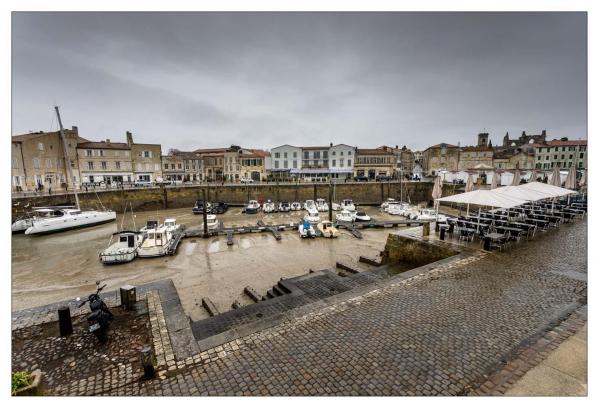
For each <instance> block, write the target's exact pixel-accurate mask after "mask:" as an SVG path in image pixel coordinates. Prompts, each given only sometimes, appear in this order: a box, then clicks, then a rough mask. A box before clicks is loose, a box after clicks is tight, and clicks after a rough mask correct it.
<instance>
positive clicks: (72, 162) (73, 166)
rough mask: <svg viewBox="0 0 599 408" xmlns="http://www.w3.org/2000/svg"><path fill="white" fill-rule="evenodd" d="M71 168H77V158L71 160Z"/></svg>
mask: <svg viewBox="0 0 599 408" xmlns="http://www.w3.org/2000/svg"><path fill="white" fill-rule="evenodd" d="M71 168H72V169H74V168H75V160H71Z"/></svg>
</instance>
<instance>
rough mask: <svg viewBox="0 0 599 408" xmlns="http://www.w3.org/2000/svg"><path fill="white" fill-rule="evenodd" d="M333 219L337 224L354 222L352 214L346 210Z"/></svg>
mask: <svg viewBox="0 0 599 408" xmlns="http://www.w3.org/2000/svg"><path fill="white" fill-rule="evenodd" d="M335 219H336V220H337V221H338V222H354V214H353V213H352V212H351V211H348V210H341V212H340V213H337V214H335Z"/></svg>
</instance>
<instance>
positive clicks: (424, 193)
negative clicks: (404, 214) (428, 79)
mask: <svg viewBox="0 0 599 408" xmlns="http://www.w3.org/2000/svg"><path fill="white" fill-rule="evenodd" d="M432 188H433V184H432V183H430V182H405V183H403V186H402V187H401V189H403V197H404V199H408V198H409V199H410V200H411V202H412V203H419V202H423V201H428V200H430V197H431V192H432ZM204 189H205V190H206V195H207V200H208V201H223V202H226V203H228V204H230V205H239V206H241V205H243V204H244V203H247V201H248V200H250V199H256V200H267V199H271V200H273V201H289V202H292V201H300V202H303V201H305V200H308V199H316V198H324V199H325V200H328V195H329V186H328V184H307V183H305V184H281V185H277V184H275V183H273V184H257V185H224V186H223V185H220V186H214V185H212V186H176V187H156V188H139V189H129V190H96V191H89V192H83V193H79V201H80V204H81V208H83V209H89V208H100V205H99V202H102V204H103V205H104V206H105V207H106V208H110V209H112V210H115V211H117V212H123V210H124V208H125V204H126V203H131V204H132V205H133V210H134V211H149V210H160V209H166V208H184V207H192V206H193V205H194V203H195V201H196V200H201V199H202V194H203V190H204ZM333 191H334V199H333V200H334V201H336V202H339V201H341V200H342V199H344V198H351V199H352V200H354V202H355V203H356V204H361V205H377V204H380V203H381V202H382V201H384V200H385V199H387V198H388V197H393V198H399V196H400V185H399V182H381V183H343V184H336V185H334V190H333ZM449 194H453V193H452V186H445V188H444V195H449ZM74 202H75V197H74V195H73V194H56V195H51V196H29V197H19V198H13V199H12V204H13V205H12V215H13V218H14V217H16V216H19V215H20V214H22V213H24V212H25V211H26V209H27V208H31V207H43V206H49V205H65V204H74Z"/></svg>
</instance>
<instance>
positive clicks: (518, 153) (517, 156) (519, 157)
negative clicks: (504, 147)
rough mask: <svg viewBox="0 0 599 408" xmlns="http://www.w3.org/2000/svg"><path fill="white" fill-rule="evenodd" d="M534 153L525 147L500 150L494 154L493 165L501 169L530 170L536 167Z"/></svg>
mask: <svg viewBox="0 0 599 408" xmlns="http://www.w3.org/2000/svg"><path fill="white" fill-rule="evenodd" d="M534 158H535V156H534V154H533V153H530V152H528V151H525V150H523V149H516V150H515V151H511V150H508V151H499V152H495V154H494V156H493V167H494V168H496V169H501V170H515V169H520V170H530V169H533V168H534Z"/></svg>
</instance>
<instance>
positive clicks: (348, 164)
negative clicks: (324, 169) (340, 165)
mask: <svg viewBox="0 0 599 408" xmlns="http://www.w3.org/2000/svg"><path fill="white" fill-rule="evenodd" d="M347 167H351V159H347Z"/></svg>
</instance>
